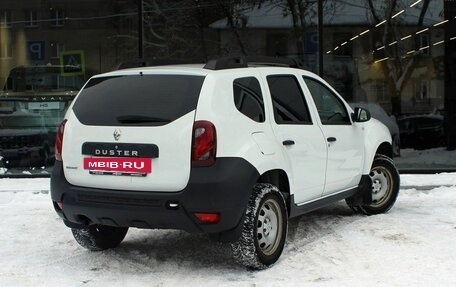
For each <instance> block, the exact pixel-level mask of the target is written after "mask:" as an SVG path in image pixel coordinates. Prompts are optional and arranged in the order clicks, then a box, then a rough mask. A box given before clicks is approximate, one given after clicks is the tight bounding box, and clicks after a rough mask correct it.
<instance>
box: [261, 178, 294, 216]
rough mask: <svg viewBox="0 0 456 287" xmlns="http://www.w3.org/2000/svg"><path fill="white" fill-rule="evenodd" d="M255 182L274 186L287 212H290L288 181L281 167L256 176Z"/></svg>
mask: <svg viewBox="0 0 456 287" xmlns="http://www.w3.org/2000/svg"><path fill="white" fill-rule="evenodd" d="M257 183H270V184H272V185H274V186H276V187H277V188H278V189H279V190H280V192H281V193H282V195H283V198H284V199H285V203H286V205H287V211H288V212H287V213H288V215H289V214H290V181H289V179H288V175H287V173H286V172H285V171H284V170H282V169H273V170H268V171H266V172H264V173H263V174H262V175H260V177H259V178H258V181H257Z"/></svg>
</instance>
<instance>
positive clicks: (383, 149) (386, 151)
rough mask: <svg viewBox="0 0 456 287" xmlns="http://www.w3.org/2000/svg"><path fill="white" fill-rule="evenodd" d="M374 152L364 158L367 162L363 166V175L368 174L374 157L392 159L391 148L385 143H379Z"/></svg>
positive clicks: (389, 144)
mask: <svg viewBox="0 0 456 287" xmlns="http://www.w3.org/2000/svg"><path fill="white" fill-rule="evenodd" d="M374 151H375V152H372V153H370V154H369V156H368V157H366V159H367V161H366V162H365V164H364V170H363V174H369V172H370V169H371V167H372V163H373V162H374V159H375V156H377V155H383V156H386V157H388V158H390V159H392V158H393V146H392V145H391V143H389V142H386V141H385V142H382V143H380V144H379V145H378V146H377V148H376V149H375V150H374Z"/></svg>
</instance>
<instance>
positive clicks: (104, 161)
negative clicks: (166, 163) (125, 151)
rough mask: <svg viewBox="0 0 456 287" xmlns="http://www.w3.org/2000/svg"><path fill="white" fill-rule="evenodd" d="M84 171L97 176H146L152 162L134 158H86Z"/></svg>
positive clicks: (148, 159) (150, 170)
mask: <svg viewBox="0 0 456 287" xmlns="http://www.w3.org/2000/svg"><path fill="white" fill-rule="evenodd" d="M84 169H85V170H88V171H89V172H90V173H91V174H99V175H131V176H146V175H147V174H149V173H151V172H152V160H151V159H150V158H136V157H86V158H84Z"/></svg>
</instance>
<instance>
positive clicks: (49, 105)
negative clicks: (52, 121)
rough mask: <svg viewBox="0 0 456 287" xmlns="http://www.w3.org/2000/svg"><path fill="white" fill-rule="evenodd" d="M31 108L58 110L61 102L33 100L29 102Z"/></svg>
mask: <svg viewBox="0 0 456 287" xmlns="http://www.w3.org/2000/svg"><path fill="white" fill-rule="evenodd" d="M28 108H29V110H58V109H60V103H59V102H33V103H29V104H28Z"/></svg>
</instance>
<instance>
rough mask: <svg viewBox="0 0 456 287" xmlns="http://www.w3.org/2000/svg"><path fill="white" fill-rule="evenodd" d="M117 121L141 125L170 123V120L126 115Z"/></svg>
mask: <svg viewBox="0 0 456 287" xmlns="http://www.w3.org/2000/svg"><path fill="white" fill-rule="evenodd" d="M117 121H118V122H119V123H121V124H141V123H169V122H171V121H170V120H168V119H163V118H155V117H148V116H136V115H126V116H119V117H117Z"/></svg>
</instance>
